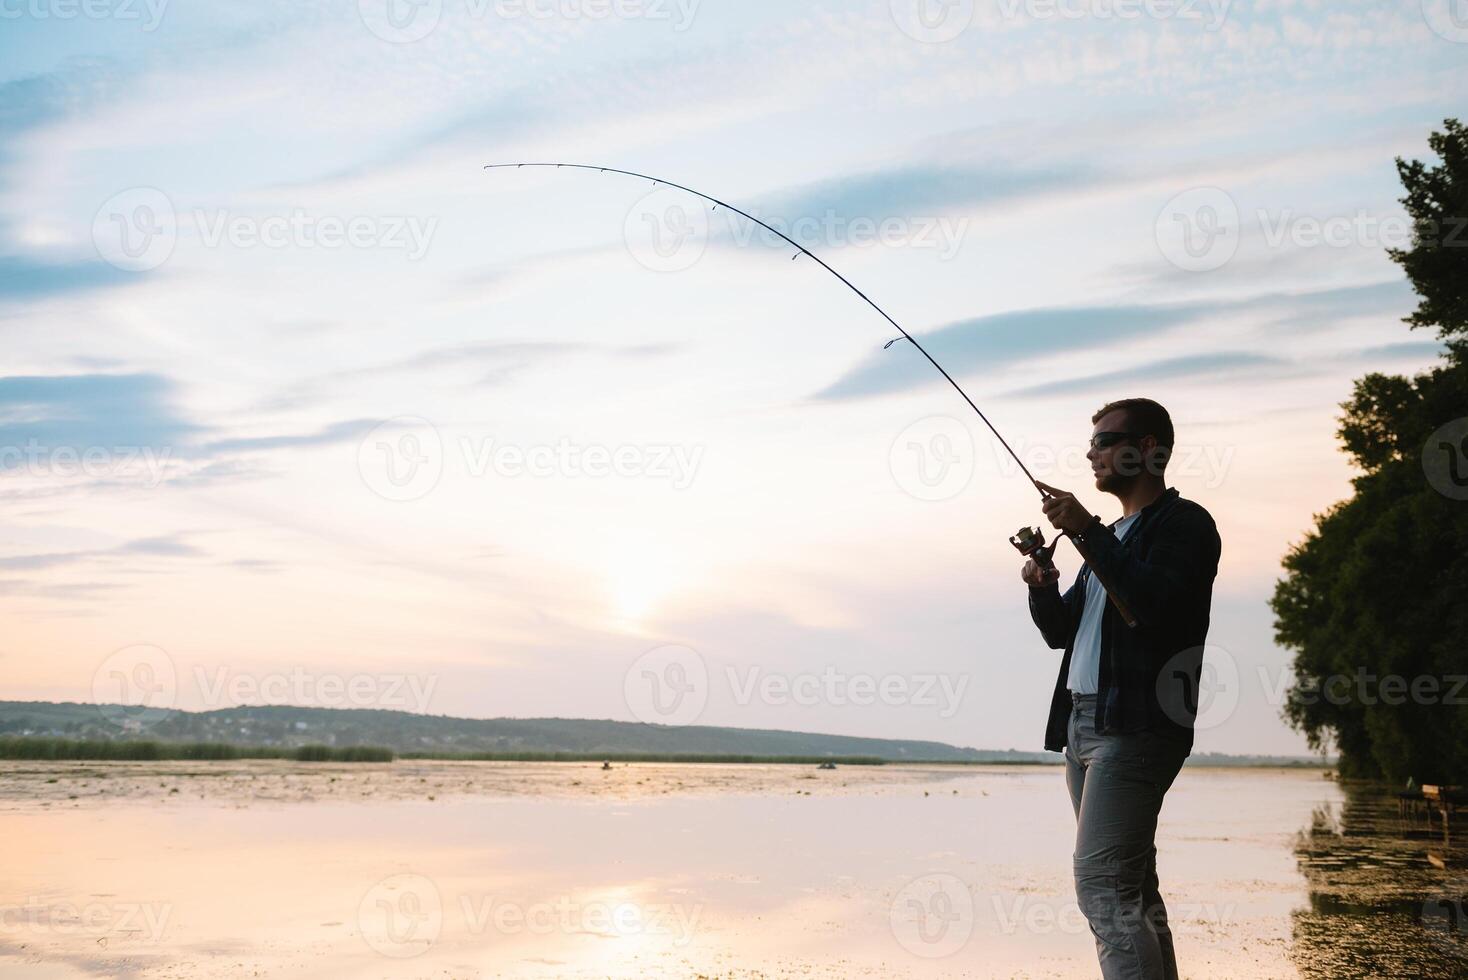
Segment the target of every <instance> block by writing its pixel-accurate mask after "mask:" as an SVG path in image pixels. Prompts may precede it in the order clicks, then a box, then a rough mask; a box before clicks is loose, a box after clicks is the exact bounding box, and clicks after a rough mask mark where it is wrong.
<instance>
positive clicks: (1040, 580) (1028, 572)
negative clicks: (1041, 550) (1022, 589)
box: [1019, 558, 1060, 589]
mask: <svg viewBox="0 0 1468 980" xmlns="http://www.w3.org/2000/svg"><path fill="white" fill-rule="evenodd" d="M1019 577H1020V578H1022V579H1024V581H1025V584H1026V585H1028V586H1029V587H1030V588H1032V589H1039V588H1043V587H1044V586H1047V585H1054V584H1055V583H1056V582H1059V581H1060V569H1058V568H1056V567H1055V566H1054V565H1051V566H1050V567H1049V568H1041V567H1040V566H1039V564H1038V563H1037V562H1036V561H1035V559H1033V558H1031V559H1029V560H1028V561H1026V562H1025V567H1024V568H1021V569H1020V570H1019Z"/></svg>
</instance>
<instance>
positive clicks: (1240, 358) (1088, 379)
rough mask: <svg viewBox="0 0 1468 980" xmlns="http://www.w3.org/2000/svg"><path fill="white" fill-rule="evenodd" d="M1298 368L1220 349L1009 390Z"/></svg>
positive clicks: (1262, 374) (1271, 377) (1051, 391)
mask: <svg viewBox="0 0 1468 980" xmlns="http://www.w3.org/2000/svg"><path fill="white" fill-rule="evenodd" d="M1294 370H1297V368H1296V365H1295V364H1294V362H1292V361H1290V360H1288V359H1285V358H1280V357H1270V356H1268V355H1265V354H1252V353H1248V352H1246V351H1220V352H1218V353H1215V354H1190V355H1187V356H1184V357H1168V358H1163V359H1161V360H1156V361H1149V362H1147V363H1145V364H1138V365H1136V366H1135V367H1127V368H1120V369H1118V370H1116V371H1104V372H1102V373H1100V374H1090V375H1085V376H1082V377H1076V378H1064V379H1062V380H1059V381H1047V382H1046V383H1044V384H1039V385H1031V386H1030V387H1028V388H1020V389H1018V390H1016V391H1010V392H1006V393H1005V397H1008V398H1041V397H1046V396H1049V395H1057V394H1063V393H1066V392H1081V391H1091V390H1094V389H1098V388H1120V387H1122V386H1124V385H1130V384H1140V383H1143V382H1156V381H1161V380H1167V381H1169V382H1172V381H1180V380H1183V379H1190V380H1196V379H1198V378H1203V377H1210V378H1213V377H1220V376H1228V377H1237V376H1240V375H1245V376H1247V377H1248V378H1249V379H1250V380H1251V381H1255V382H1265V381H1275V380H1278V378H1279V376H1280V375H1281V374H1282V373H1287V372H1291V371H1294Z"/></svg>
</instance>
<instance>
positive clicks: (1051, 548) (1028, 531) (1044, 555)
mask: <svg viewBox="0 0 1468 980" xmlns="http://www.w3.org/2000/svg"><path fill="white" fill-rule="evenodd" d="M525 167H535V168H549V167H554V168H555V169H557V170H595V171H597V172H598V173H604V174H622V175H623V176H626V177H636V178H638V179H640V180H649V181H652V183H653V186H655V187H656V186H661V185H666V186H668V187H673V188H676V189H677V190H680V191H683V192H684V193H685V194H692V195H693V196H694V197H698V198H702V199H703V200H705V201H708V202H709V203H710V204H712V205H713V206H714V210H718V209H719V208H723V209H724V210H726V211H733V212H734V213H735V214H737V215H739V216H740V217H743V218H745V219H747V220H749V221H752V222H754V223H755V224H757V225H759V226H760V227H761V228H764V229H765V230H766V231H769V232H771V233H773V234H774V235H776V236H778V237H779V238H781V239H782V240H784V241H785V242H786V243H787V244H789V245H790V246H791V247H793V248H794V249H795V250H796V254H795V255H794V256H792V259H798V258H800V256H802V255H805V256H807V257H808V258H810V259H812V260H813V261H814V262H815V263H816V264H817V265H819V266H820V267H821V268H822V269H825V270H826V271H827V272H829V273H830V274H831V275H833V276H835V277H836V278H837V279H839V280H841V283H842V285H844V286H845V287H846V288H847V289H849V290H851V291H852V292H853V293H856V295H858V296H860V297H861V298H862V299H863V300H865V301H866V304H867V305H868V306H870V307H871V308H872V309H874V310H876V311H877V312H878V313H880V314H881V315H882V319H884V320H886V321H887V322H888V323H890V324H892V326H893V327H894V328H896V330H897V332H898V333H900V334H901V335H902V336H901V337H894V338H892V339H891V340H889V341H887V343H885V344H883V345H882V349H883V350H886V349H887V348H889V347H891V346H892V345H893V344H895V343H897V341H899V340H906V341H907V342H908V343H910V344H912V346H914V347H916V348H917V349H918V353H920V354H922V355H923V357H925V358H927V360H928V363H929V364H931V365H933V367H934V368H936V369H937V370H938V373H939V374H941V375H943V378H944V379H945V380H946V381H947V382H948V383H949V384H950V385H952V386H953V390H954V391H956V392H958V393H959V395H960V396H962V398H963V400H964V401H965V402H967V403H968V407H969V408H971V409H973V410H974V414H975V415H977V416H978V417H979V420H980V421H981V422H983V423H984V425H986V426H988V428H989V431H990V432H992V433H993V434H994V438H995V439H998V440H999V445H1001V446H1003V447H1004V451H1005V452H1007V453H1009V455H1010V458H1012V459H1013V460H1014V461H1015V463H1017V464H1019V468H1020V470H1021V471H1022V472H1023V473H1024V475H1025V478H1026V479H1027V480H1029V481H1030V484H1031V485H1032V486H1034V488H1035V490H1036V491H1038V492H1039V494H1040V499H1041V500H1049V499H1051V497H1052V496H1053V494H1051V493H1050V492H1049V491H1048V490H1046V489H1045V488H1044V487H1043V486H1041V485H1040V481H1039V480H1036V479H1035V477H1034V474H1032V473H1031V472H1030V469H1029V467H1028V466H1026V465H1025V463H1024V460H1022V459H1020V458H1019V454H1018V453H1016V452H1015V451H1014V449H1013V448H1012V447H1011V446H1010V445H1009V442H1008V440H1006V439H1005V438H1004V436H1003V435H1001V434H1000V432H999V430H998V429H996V428H995V427H994V423H993V422H990V421H989V417H988V416H987V415H985V414H984V412H983V410H982V409H980V408H979V406H978V405H977V404H975V402H974V400H973V399H972V398H970V397H969V396H968V392H966V391H964V390H963V387H962V386H961V385H960V384H959V383H958V382H957V381H955V380H954V378H953V375H951V374H949V373H948V371H947V370H946V369H945V368H944V367H943V365H941V364H939V363H938V360H937V358H935V357H933V355H932V354H929V353H928V349H927V348H926V347H924V346H923V345H922V344H921V343H919V342H918V339H917V338H916V337H914V336H913V335H912V334H910V333H908V332H907V331H906V330H905V329H903V326H902V324H900V323H898V322H897V321H896V320H894V319H893V318H892V316H891V315H890V314H889V313H888V312H887V311H886V310H884V309H882V308H881V307H880V306H878V305H877V304H876V301H875V300H873V299H872V298H871V297H870V296H868V295H867V294H866V293H864V292H862V291H861V290H860V289H858V288H857V287H856V284H855V283H853V282H852V281H851V280H850V279H847V278H846V277H845V276H843V275H842V274H841V273H839V272H837V271H836V270H835V269H833V268H831V267H830V266H829V265H827V264H826V261H825V260H824V259H822V258H821V257H820V256H819V255H817V254H816V253H814V252H812V251H811V250H810V249H808V248H806V247H805V246H804V245H802V244H800V243H799V242H797V241H796V240H795V239H793V238H791V237H790V236H789V235H787V234H785V233H784V232H783V231H781V230H780V229H778V228H776V227H774V226H773V225H770V224H768V223H766V222H764V221H761V220H760V219H759V218H756V217H755V216H754V215H752V214H750V213H749V212H748V211H744V210H741V209H740V208H737V207H735V206H734V205H732V204H730V203H728V202H727V201H721V200H719V199H718V198H716V197H714V196H712V195H710V194H705V193H703V192H702V191H696V190H694V189H693V188H692V187H687V186H685V185H683V184H679V183H675V182H674V181H671V180H664V179H663V178H661V177H653V176H651V175H650V174H642V173H637V172H636V171H633V170H619V169H618V168H616V167H601V166H596V165H593V164H587V163H543V162H536V163H490V164H486V165H485V166H484V169H485V170H520V169H523V168H525ZM1066 537H1068V538H1070V541H1071V544H1072V545H1073V546H1074V547H1075V549H1076V551H1077V552H1078V553H1079V554H1080V555H1081V557H1082V558H1083V559H1085V560H1086V561H1087V563H1088V564H1089V563H1090V558H1089V555H1088V552H1087V551H1086V550H1084V545H1082V543H1081V542H1079V541H1077V540H1076V539H1075V537H1074V536H1073V535H1071V534H1070V533H1069V532H1066V531H1061V532H1060V534H1059V535H1058V536H1057V537H1056V539H1055V541H1054V542H1052V543H1051V544H1049V545H1046V544H1045V535H1044V532H1043V531H1042V530H1041V529H1040V528H1038V527H1024V528H1020V530H1019V533H1017V534H1015V535H1012V536H1011V537H1010V539H1009V543H1010V544H1012V545H1014V547H1015V548H1017V549H1018V550H1019V553H1020V554H1021V555H1024V556H1025V557H1027V558H1031V559H1033V560H1034V561H1035V563H1036V564H1037V565H1039V566H1040V567H1041V568H1044V569H1051V568H1054V567H1055V564H1054V560H1053V558H1054V554H1055V548H1056V547H1057V546H1058V545H1059V544H1060V538H1066ZM1092 573H1093V574H1095V569H1094V568H1093V569H1092ZM1096 578H1097V581H1098V582H1100V583H1101V585H1102V586H1103V587H1105V586H1106V582H1105V580H1104V579H1102V578H1101V577H1100V575H1097V576H1096ZM1106 592H1107V593H1108V594H1109V595H1111V601H1112V602H1113V603H1115V605H1116V608H1117V610H1118V611H1119V612H1120V613H1121V614H1122V618H1123V619H1125V620H1126V622H1127V625H1128V626H1136V625H1137V621H1136V619H1135V618H1134V617H1133V616H1132V613H1131V611H1130V610H1129V609H1127V607H1126V605H1125V604H1123V603H1122V602H1121V601H1120V600H1119V599H1117V597H1116V596H1115V595H1114V594H1112V592H1111V589H1110V588H1109V587H1106Z"/></svg>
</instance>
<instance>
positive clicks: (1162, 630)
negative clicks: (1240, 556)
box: [1030, 489, 1222, 752]
mask: <svg viewBox="0 0 1468 980" xmlns="http://www.w3.org/2000/svg"><path fill="white" fill-rule="evenodd" d="M1083 537H1084V539H1085V544H1086V549H1087V551H1089V552H1090V554H1091V564H1093V565H1094V566H1095V567H1096V569H1097V570H1099V571H1100V573H1101V575H1102V577H1103V578H1104V579H1105V580H1106V581H1107V582H1109V583H1110V584H1111V587H1112V590H1113V592H1114V593H1115V594H1116V595H1117V597H1118V598H1120V599H1121V600H1122V602H1123V603H1125V604H1126V605H1127V607H1128V608H1129V609H1130V610H1131V612H1132V616H1133V617H1134V618H1135V619H1136V620H1137V625H1136V626H1135V627H1130V626H1127V624H1126V621H1125V620H1123V619H1122V618H1121V614H1120V613H1119V612H1117V610H1116V606H1115V605H1114V604H1112V603H1111V602H1110V601H1109V600H1108V601H1107V603H1106V612H1105V614H1104V615H1103V616H1102V617H1101V662H1100V665H1099V670H1098V677H1097V681H1098V686H1097V690H1096V731H1097V733H1098V734H1101V735H1106V734H1111V733H1120V732H1138V731H1154V732H1158V733H1160V734H1162V735H1166V736H1169V737H1172V738H1176V739H1180V740H1183V741H1186V742H1187V744H1188V747H1189V748H1190V749H1191V747H1192V744H1193V721H1194V719H1195V717H1196V716H1197V713H1198V684H1199V679H1200V673H1201V670H1202V662H1203V644H1204V641H1205V640H1206V639H1207V637H1208V614H1209V609H1210V607H1211V605H1212V601H1213V579H1214V578H1215V577H1216V576H1217V575H1218V556H1219V552H1220V550H1221V548H1222V544H1221V542H1220V540H1219V537H1218V528H1217V527H1216V526H1215V525H1214V523H1213V518H1212V517H1211V516H1209V514H1208V511H1206V510H1204V509H1203V508H1202V507H1201V506H1199V505H1198V504H1195V503H1193V502H1192V501H1191V500H1184V499H1183V498H1182V497H1180V496H1178V492H1177V491H1176V490H1174V489H1168V490H1167V491H1166V492H1165V493H1163V495H1162V496H1160V497H1158V498H1157V499H1156V500H1154V501H1153V502H1152V503H1151V504H1148V505H1147V506H1146V507H1144V508H1142V512H1141V516H1140V517H1138V518H1137V522H1136V525H1135V526H1134V527H1133V528H1132V530H1131V533H1130V534H1128V535H1127V537H1126V540H1125V541H1124V542H1123V541H1118V540H1117V538H1116V535H1115V534H1113V533H1112V531H1111V529H1110V528H1109V527H1107V526H1106V525H1104V524H1102V523H1100V522H1099V521H1093V522H1092V524H1091V527H1089V528H1087V529H1086V531H1085V532H1083ZM1090 571H1091V566H1090V565H1082V566H1081V570H1080V572H1079V574H1077V575H1076V580H1075V584H1073V585H1072V586H1071V587H1070V589H1069V590H1068V591H1067V592H1066V593H1065V595H1063V596H1062V595H1061V594H1060V589H1059V588H1058V587H1057V586H1055V585H1048V586H1044V587H1043V588H1038V589H1037V588H1031V589H1030V616H1031V617H1032V618H1033V619H1034V621H1035V625H1036V626H1038V627H1039V628H1040V633H1041V635H1042V636H1044V637H1045V642H1046V643H1048V644H1049V645H1050V648H1051V649H1053V650H1062V649H1063V650H1064V651H1065V656H1064V657H1063V658H1061V661H1060V676H1059V677H1058V678H1057V679H1056V681H1055V693H1054V696H1053V697H1052V698H1051V701H1050V718H1049V721H1048V723H1047V724H1046V726H1045V748H1046V749H1049V750H1050V751H1052V752H1059V751H1061V750H1062V749H1064V748H1065V741H1066V722H1067V721H1068V719H1069V716H1070V712H1071V708H1072V705H1071V698H1070V693H1069V690H1068V689H1067V687H1066V679H1067V677H1068V676H1069V674H1070V657H1071V652H1072V649H1073V646H1074V643H1075V636H1076V628H1077V627H1078V626H1079V625H1080V622H1081V609H1082V607H1083V606H1084V605H1085V601H1086V580H1087V577H1088V576H1089V575H1090Z"/></svg>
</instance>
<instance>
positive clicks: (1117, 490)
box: [1096, 470, 1139, 497]
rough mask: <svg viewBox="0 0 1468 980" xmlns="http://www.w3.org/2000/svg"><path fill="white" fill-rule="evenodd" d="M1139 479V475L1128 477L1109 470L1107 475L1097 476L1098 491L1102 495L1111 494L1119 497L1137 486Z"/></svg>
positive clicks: (1100, 474)
mask: <svg viewBox="0 0 1468 980" xmlns="http://www.w3.org/2000/svg"><path fill="white" fill-rule="evenodd" d="M1138 479H1139V475H1137V474H1133V475H1131V476H1127V475H1126V474H1124V473H1116V472H1113V471H1110V470H1108V471H1107V472H1105V473H1099V474H1097V476H1096V489H1097V490H1100V491H1101V492H1102V493H1109V494H1113V495H1115V496H1118V497H1119V496H1121V495H1122V494H1123V493H1125V492H1126V491H1128V490H1130V489H1131V488H1132V487H1133V486H1135V485H1136V482H1137V480H1138Z"/></svg>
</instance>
